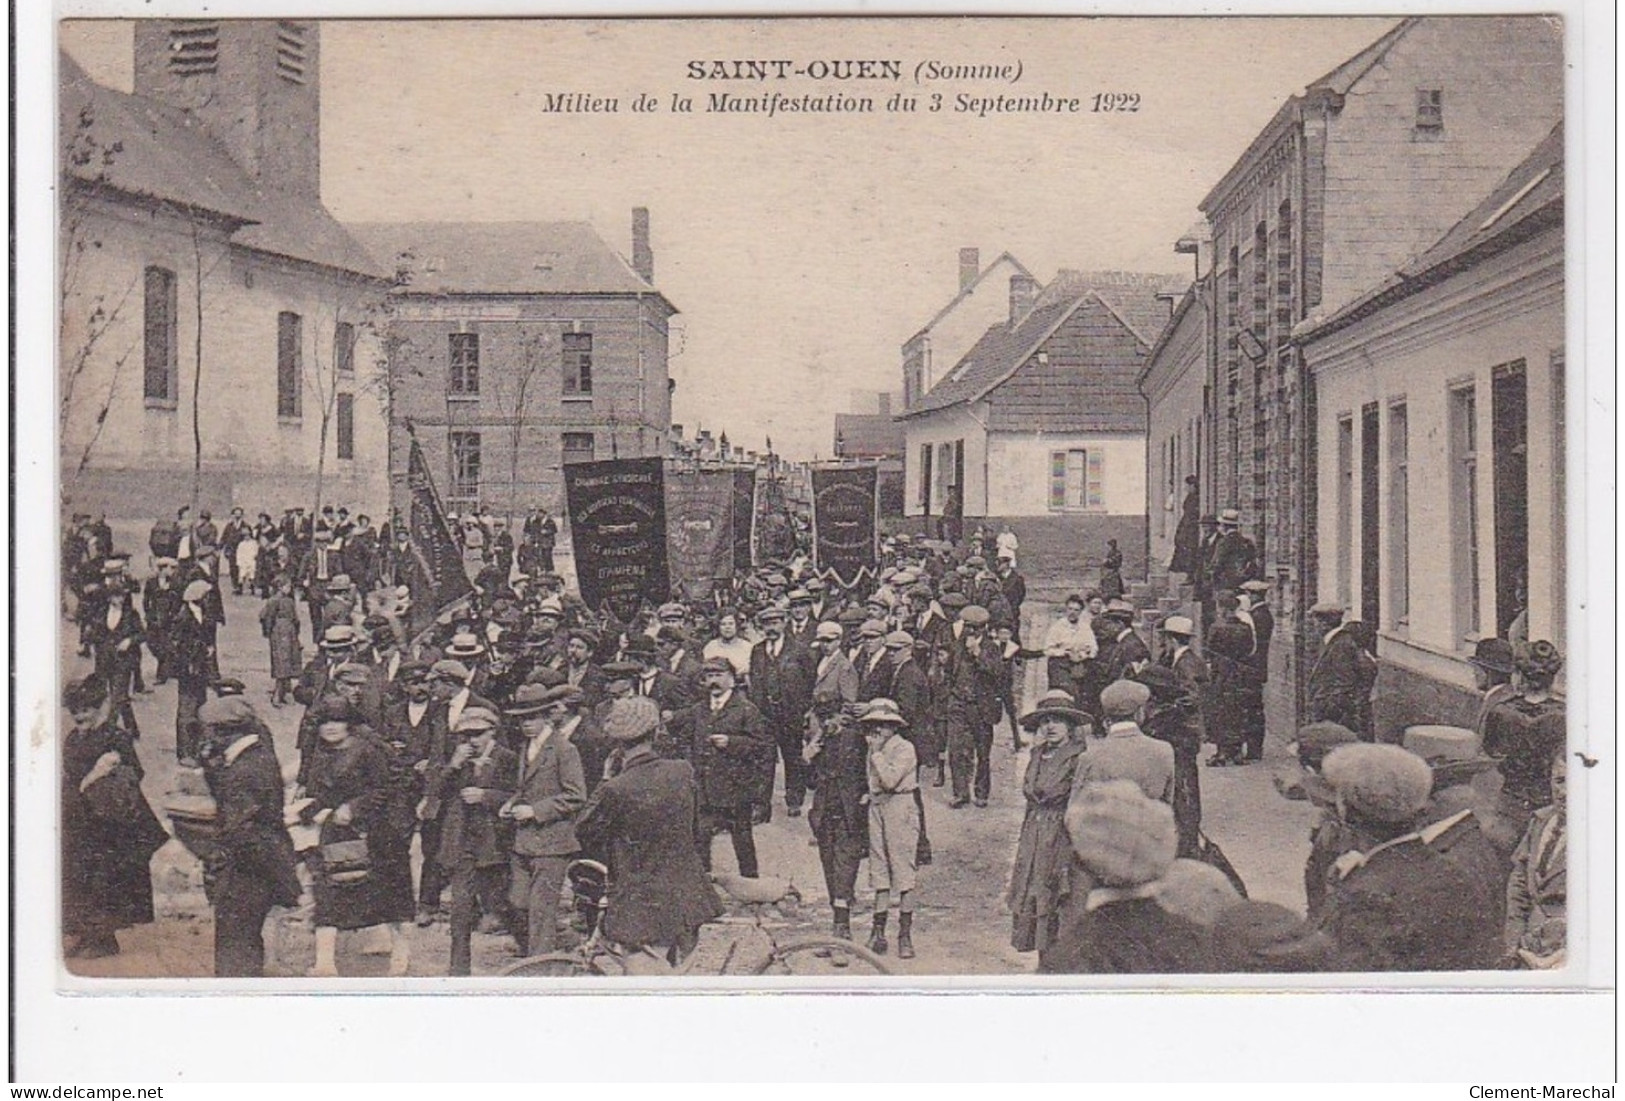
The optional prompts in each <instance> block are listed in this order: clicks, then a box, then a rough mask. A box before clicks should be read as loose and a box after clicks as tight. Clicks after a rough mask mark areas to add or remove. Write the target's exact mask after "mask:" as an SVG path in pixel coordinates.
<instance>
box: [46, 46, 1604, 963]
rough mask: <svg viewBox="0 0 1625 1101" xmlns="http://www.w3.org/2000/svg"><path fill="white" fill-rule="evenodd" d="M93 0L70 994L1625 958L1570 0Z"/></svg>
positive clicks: (63, 614) (74, 468) (68, 181)
mask: <svg viewBox="0 0 1625 1101" xmlns="http://www.w3.org/2000/svg"><path fill="white" fill-rule="evenodd" d="M56 35H57V41H56V50H55V61H54V64H55V86H56V95H57V103H56V116H55V117H56V122H57V143H58V144H57V148H56V150H55V152H56V157H57V168H56V176H57V184H58V188H57V195H56V201H57V205H56V212H57V222H56V227H55V228H56V245H55V249H56V255H55V264H56V267H55V278H56V285H55V287H54V288H53V289H54V290H55V292H56V293H55V296H54V298H55V301H54V303H53V305H54V307H55V311H56V314H55V321H56V325H57V329H56V333H55V337H56V340H57V347H56V371H55V388H54V398H55V405H54V408H53V409H52V412H53V413H54V415H55V418H56V419H55V422H54V424H53V425H51V426H50V428H51V430H52V431H54V438H55V443H56V449H55V451H54V459H55V463H56V468H55V487H56V492H57V499H56V505H57V508H58V514H57V516H56V520H55V523H56V534H57V538H56V545H57V546H58V547H59V552H60V557H59V560H58V562H57V563H56V568H55V572H54V576H55V578H56V582H57V585H56V591H55V594H54V597H53V600H54V606H55V610H56V612H57V616H58V622H57V623H56V624H54V625H52V626H51V627H50V628H47V627H46V625H44V624H39V625H36V627H37V629H38V630H39V631H40V632H41V633H40V638H41V639H47V638H49V639H52V640H54V642H55V648H56V653H55V667H56V670H57V680H56V684H55V685H54V686H53V687H52V688H51V689H50V692H51V693H54V695H49V694H48V696H49V699H50V700H51V701H52V702H53V703H54V714H53V713H52V712H53V707H52V706H47V708H46V710H47V714H46V715H45V716H44V718H42V719H41V720H40V723H41V724H43V725H42V726H41V728H40V729H42V730H44V731H45V733H44V734H43V736H38V737H36V741H35V743H34V744H33V745H31V746H30V747H29V751H30V752H31V753H33V754H35V755H37V756H38V757H39V760H40V761H42V762H43V763H44V764H43V767H45V768H46V769H47V770H54V773H52V772H50V771H48V772H47V775H52V776H53V778H52V779H51V780H50V781H49V782H50V784H51V785H52V790H53V791H54V792H55V793H56V795H55V811H54V815H55V817H54V819H53V821H54V823H55V836H56V837H57V839H58V845H57V847H56V851H55V852H54V853H53V854H52V856H53V858H54V868H55V880H54V882H53V883H50V884H40V885H38V886H39V889H40V890H42V891H46V892H47V893H49V892H50V891H51V890H54V891H55V895H56V899H57V903H56V913H57V915H58V926H57V928H56V931H55V937H54V939H53V941H52V944H51V948H52V950H53V951H55V952H56V953H57V958H56V961H55V965H54V966H55V969H56V974H57V984H58V985H59V986H60V987H62V988H63V989H71V990H75V991H80V992H89V993H103V994H106V993H121V992H134V991H141V990H144V989H148V988H150V987H151V986H152V984H153V983H155V982H163V981H167V980H186V983H185V986H186V988H188V989H195V990H197V991H200V992H207V991H213V990H223V989H224V990H229V991H230V992H231V993H232V994H233V995H244V994H252V993H254V992H256V991H265V992H273V991H275V992H290V991H291V992H312V991H322V990H332V991H347V992H355V991H361V990H377V991H381V992H419V993H421V992H436V991H440V990H450V989H457V990H461V989H466V987H455V986H454V987H446V986H443V985H437V982H436V980H441V981H443V980H446V979H448V978H450V979H465V978H466V979H468V980H480V981H481V982H480V985H479V989H481V990H482V991H498V992H517V993H532V992H534V993H546V992H569V991H571V990H577V991H580V990H590V991H603V990H605V989H615V988H616V985H617V984H623V985H624V987H625V988H626V989H637V990H642V991H649V990H661V989H673V990H678V989H696V988H704V987H706V986H707V985H708V984H711V985H717V984H720V985H722V986H725V987H726V988H728V989H731V990H737V989H760V990H797V989H841V990H858V991H871V990H872V991H885V990H896V989H901V988H904V987H907V988H910V989H919V988H921V987H922V986H926V987H930V988H945V989H953V988H955V987H956V986H962V988H966V989H968V988H970V986H969V984H972V983H976V982H996V983H998V984H1001V985H1002V986H1004V987H1009V988H1016V989H1021V988H1023V987H1026V988H1030V989H1033V990H1038V989H1051V988H1054V987H1057V986H1059V987H1063V988H1078V987H1088V986H1090V985H1091V984H1099V983H1102V982H1113V981H1116V982H1123V981H1130V980H1132V981H1134V982H1136V983H1138V984H1141V985H1146V986H1153V987H1154V986H1161V985H1166V986H1178V987H1181V988H1202V987H1230V986H1235V985H1242V986H1251V987H1265V988H1289V987H1290V988H1301V987H1303V986H1305V985H1311V986H1319V987H1352V986H1359V987H1370V986H1372V985H1373V983H1376V984H1378V985H1381V984H1382V983H1384V982H1392V983H1395V984H1399V985H1403V986H1406V987H1413V988H1415V987H1419V988H1431V987H1440V988H1443V987H1451V988H1459V987H1462V986H1473V987H1487V988H1495V989H1500V988H1510V989H1531V988H1555V987H1571V988H1572V987H1575V986H1579V985H1584V984H1586V983H1587V982H1588V981H1592V980H1593V979H1595V977H1596V972H1595V970H1594V967H1593V964H1594V963H1596V961H1597V959H1598V958H1599V957H1596V956H1594V955H1593V953H1594V952H1595V951H1596V950H1597V942H1598V941H1599V938H1600V939H1604V940H1608V941H1610V942H1611V940H1612V937H1611V936H1610V935H1609V933H1610V929H1611V927H1612V920H1611V919H1612V908H1611V906H1612V904H1611V901H1610V900H1611V898H1612V895H1613V882H1612V879H1611V877H1610V878H1607V879H1606V880H1604V881H1602V882H1595V881H1589V880H1588V877H1587V874H1586V869H1587V868H1588V867H1601V865H1600V864H1598V865H1588V864H1587V863H1586V859H1585V854H1587V853H1589V852H1591V849H1590V848H1589V847H1588V843H1589V841H1590V839H1589V838H1588V836H1587V831H1586V824H1587V823H1588V822H1589V821H1592V820H1593V819H1592V818H1591V817H1590V811H1589V810H1588V809H1587V808H1591V807H1593V806H1596V805H1598V804H1597V803H1595V802H1593V800H1599V799H1600V800H1603V801H1604V802H1605V803H1606V805H1607V806H1609V807H1610V808H1611V806H1612V798H1613V795H1612V792H1613V788H1612V782H1613V778H1612V774H1613V769H1614V765H1613V762H1612V761H1611V760H1608V759H1607V758H1608V757H1609V756H1611V750H1612V748H1613V739H1612V737H1611V735H1610V734H1609V731H1610V730H1611V728H1612V714H1611V712H1610V713H1609V714H1608V715H1606V716H1599V715H1598V714H1596V713H1595V711H1594V710H1592V711H1590V712H1589V720H1590V721H1589V722H1581V721H1578V720H1577V719H1576V717H1575V715H1574V714H1573V710H1574V709H1573V708H1571V706H1570V703H1569V700H1570V690H1569V686H1570V670H1571V668H1572V667H1573V659H1574V648H1575V645H1576V642H1575V640H1576V639H1577V638H1579V637H1582V635H1583V630H1582V629H1583V627H1584V624H1583V623H1580V622H1578V621H1577V617H1578V616H1579V615H1580V614H1581V613H1579V612H1578V611H1576V609H1577V608H1578V606H1579V605H1578V602H1577V599H1576V594H1575V592H1574V591H1572V589H1571V585H1570V571H1569V568H1568V567H1569V563H1570V562H1571V560H1573V558H1574V556H1575V555H1576V553H1577V552H1580V553H1583V551H1584V550H1585V545H1584V544H1583V543H1581V544H1578V545H1577V544H1576V542H1575V541H1574V540H1575V536H1574V535H1573V534H1571V533H1574V532H1579V531H1582V530H1583V529H1582V527H1581V523H1582V521H1583V520H1584V516H1583V515H1579V514H1583V512H1584V507H1585V506H1584V503H1583V499H1582V498H1580V497H1579V496H1578V493H1579V489H1577V487H1583V484H1584V483H1583V479H1579V478H1576V477H1573V476H1571V473H1570V462H1569V456H1570V454H1571V445H1572V441H1571V431H1572V430H1571V417H1570V413H1569V410H1570V409H1571V407H1572V406H1573V405H1574V404H1580V405H1582V406H1583V405H1584V394H1585V393H1586V391H1585V388H1584V386H1585V380H1584V372H1586V371H1602V372H1605V373H1607V372H1611V371H1612V364H1611V363H1608V362H1602V363H1598V362H1593V363H1591V364H1589V365H1587V364H1586V363H1585V362H1584V357H1583V355H1581V354H1580V353H1579V351H1578V350H1571V348H1572V340H1573V337H1572V335H1571V334H1573V333H1575V332H1576V331H1577V330H1576V329H1575V327H1574V326H1575V324H1576V322H1575V318H1576V316H1577V314H1576V313H1575V305H1574V301H1575V300H1574V295H1573V289H1572V288H1569V287H1567V286H1566V279H1567V278H1570V275H1569V273H1570V272H1571V271H1572V270H1573V268H1572V265H1571V261H1572V260H1573V259H1574V258H1573V257H1572V256H1571V254H1570V250H1569V248H1568V247H1567V246H1566V240H1569V241H1572V240H1573V236H1572V234H1570V233H1567V230H1569V229H1570V228H1571V222H1570V220H1569V219H1570V218H1571V217H1572V213H1570V214H1568V215H1566V212H1565V191H1566V181H1567V179H1568V174H1567V172H1566V166H1567V165H1569V164H1572V163H1574V161H1573V157H1574V153H1573V147H1574V146H1575V144H1576V143H1575V138H1574V136H1573V135H1566V131H1565V121H1566V119H1565V104H1566V94H1565V66H1566V64H1572V62H1573V58H1572V57H1570V56H1568V54H1567V53H1566V49H1567V47H1566V40H1565V19H1564V17H1562V16H1558V15H1538V14H1525V15H1509V14H1499V15H1489V16H1465V15H1455V14H1412V15H1406V16H1403V17H1400V16H1390V17H1381V18H1368V17H1358V18H1356V17H1352V16H1338V17H1318V18H1287V17H1271V18H1263V17H1233V16H1232V17H1223V18H1218V17H1215V18H1194V17H1189V18H1157V19H1152V18H1144V19H1141V18H1126V17H1118V18H1081V17H1077V18H985V17H984V18H951V19H950V18H846V19H833V18H805V19H765V18H732V19H714V18H713V19H698V18H691V19H635V20H632V19H628V20H617V19H603V18H599V19H538V18H518V19H479V18H466V19H411V20H407V19H399V20H396V19H386V18H365V19H362V18H355V19H340V18H329V19H318V18H258V17H256V18H229V17H224V16H221V15H216V14H200V15H198V16H197V17H194V18H186V19H175V18H157V17H152V18H140V19H86V18H66V19H62V20H60V21H59V22H57V23H56ZM1197 70H1199V72H1198V71H1197ZM1566 152H1567V154H1568V156H1567V158H1566ZM36 276H37V277H38V278H40V279H41V280H43V279H44V278H45V272H44V271H43V269H41V270H39V271H37V272H36ZM1571 356H1572V357H1573V359H1572V361H1571ZM39 412H40V414H43V413H44V410H43V409H41V410H40V411H39ZM1592 476H1593V477H1603V476H1605V475H1604V474H1603V472H1593V474H1592ZM1571 497H1572V498H1574V500H1575V501H1576V503H1575V504H1574V505H1572V506H1571V505H1570V504H1569V502H1570V500H1571ZM36 519H38V520H44V519H45V516H44V514H40V515H38V516H37V517H36ZM1599 522H1600V521H1599ZM48 573H50V571H49V570H48V569H47V568H46V567H45V566H37V567H35V568H34V569H33V570H32V571H31V573H30V576H29V577H28V578H27V579H25V583H26V584H33V583H38V584H41V585H45V584H46V579H47V576H48ZM1585 614H1587V615H1593V616H1594V615H1605V616H1608V617H1611V616H1612V606H1611V602H1610V603H1609V604H1608V605H1603V606H1597V607H1595V608H1591V609H1589V610H1588V611H1587V612H1586V613H1585ZM1592 669H1593V672H1592V675H1593V676H1596V675H1597V674H1596V672H1595V667H1592ZM1598 721H1601V722H1602V723H1603V725H1602V726H1600V727H1597V726H1594V724H1595V723H1596V722H1598ZM1599 757H1601V758H1603V762H1602V763H1603V767H1602V768H1595V767H1594V766H1596V765H1597V764H1598V758H1599ZM1604 773H1606V774H1607V775H1606V776H1605V775H1604ZM1599 785H1602V786H1599ZM1571 810H1572V811H1573V815H1572V817H1573V821H1574V824H1575V829H1574V830H1572V831H1571V829H1570V819H1571V814H1570V811H1571ZM1602 840H1603V844H1604V849H1605V851H1608V852H1611V851H1612V850H1611V848H1608V847H1607V846H1609V845H1611V839H1602ZM1571 860H1572V861H1573V863H1574V864H1575V869H1576V876H1575V880H1576V886H1575V892H1576V894H1575V899H1576V901H1577V903H1578V904H1577V905H1576V906H1574V907H1572V908H1571V907H1570V905H1569V875H1568V871H1569V865H1570V862H1571ZM1588 892H1596V893H1595V894H1593V893H1588ZM1598 900H1600V901H1598ZM1599 905H1600V906H1601V907H1602V910H1601V911H1599V910H1598V909H1597V907H1598V906H1599ZM1598 912H1604V913H1606V914H1608V915H1609V919H1610V920H1609V925H1608V926H1607V927H1600V926H1597V925H1596V924H1594V919H1593V915H1595V914H1596V913H1598ZM1611 951H1612V949H1611V948H1609V949H1607V954H1605V955H1604V956H1603V957H1601V959H1603V960H1605V961H1606V966H1607V967H1609V968H1610V969H1611V967H1612V955H1611ZM1610 973H1611V972H1610ZM243 980H248V981H246V982H245V981H243Z"/></svg>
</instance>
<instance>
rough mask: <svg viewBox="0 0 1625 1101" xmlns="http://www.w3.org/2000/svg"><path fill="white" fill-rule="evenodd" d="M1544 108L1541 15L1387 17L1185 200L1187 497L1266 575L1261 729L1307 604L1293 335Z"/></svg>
mask: <svg viewBox="0 0 1625 1101" xmlns="http://www.w3.org/2000/svg"><path fill="white" fill-rule="evenodd" d="M1562 106H1563V49H1562V31H1561V26H1560V24H1559V23H1558V22H1557V21H1555V20H1548V19H1545V18H1542V17H1537V16H1528V17H1494V18H1464V17H1458V18H1450V17H1426V18H1411V19H1405V20H1402V21H1400V22H1399V23H1398V24H1397V25H1396V26H1395V27H1394V28H1393V29H1392V30H1390V31H1389V32H1388V33H1387V34H1385V35H1383V36H1382V38H1380V39H1378V40H1377V41H1376V42H1375V43H1373V44H1372V45H1371V46H1370V47H1369V48H1367V49H1366V50H1364V51H1362V52H1361V53H1359V54H1358V55H1356V56H1355V57H1353V58H1351V59H1349V60H1348V61H1347V62H1345V63H1344V64H1342V65H1340V66H1338V67H1337V68H1336V69H1334V70H1332V71H1331V72H1330V73H1328V74H1326V75H1325V76H1324V77H1322V78H1321V79H1319V80H1317V81H1315V82H1314V83H1312V84H1310V85H1309V86H1308V88H1306V89H1305V90H1304V91H1303V92H1302V93H1300V94H1298V95H1295V96H1293V97H1292V98H1291V99H1289V100H1288V101H1287V102H1286V103H1284V104H1283V105H1282V106H1281V108H1280V109H1279V110H1278V111H1277V112H1276V114H1275V116H1274V117H1273V118H1272V119H1271V120H1270V122H1269V123H1268V125H1266V126H1265V127H1264V129H1263V130H1262V131H1261V132H1260V133H1259V135H1258V136H1257V137H1256V138H1255V139H1254V140H1253V142H1252V144H1251V145H1250V146H1249V147H1248V148H1247V150H1246V151H1245V152H1244V153H1243V154H1242V156H1241V157H1240V158H1239V159H1238V160H1237V161H1236V163H1235V164H1234V165H1233V166H1232V167H1231V168H1230V170H1229V171H1228V172H1226V173H1225V175H1224V177H1223V178H1222V179H1221V180H1220V181H1219V182H1218V183H1217V184H1216V185H1215V186H1214V187H1213V189H1212V190H1211V191H1210V192H1209V193H1208V195H1207V196H1206V198H1204V199H1203V200H1202V202H1201V204H1200V209H1201V211H1202V213H1203V214H1204V215H1205V216H1206V217H1207V220H1208V222H1209V224H1210V225H1211V227H1212V248H1213V276H1212V280H1211V283H1210V284H1209V289H1208V304H1209V308H1210V310H1211V315H1212V317H1213V319H1214V332H1213V342H1212V349H1211V352H1210V353H1209V357H1208V369H1207V371H1206V379H1205V382H1204V383H1203V385H1205V386H1207V387H1208V388H1209V390H1210V393H1211V406H1210V411H1209V437H1208V438H1209V439H1210V441H1211V444H1212V452H1213V457H1212V461H1211V462H1210V463H1209V465H1208V468H1207V470H1206V471H1204V472H1202V479H1203V481H1202V495H1203V500H1204V502H1205V503H1206V502H1211V504H1212V508H1213V510H1217V509H1221V508H1225V507H1235V508H1238V509H1239V510H1240V511H1241V514H1242V520H1243V524H1244V528H1245V530H1246V531H1247V533H1248V534H1249V535H1250V536H1251V537H1252V538H1253V539H1255V540H1256V542H1257V544H1258V547H1259V551H1260V554H1261V558H1262V560H1263V563H1264V569H1265V571H1266V573H1267V575H1268V576H1269V577H1270V578H1271V579H1273V580H1274V581H1275V582H1276V586H1275V591H1274V593H1273V594H1272V597H1271V599H1272V600H1273V601H1274V602H1275V604H1276V611H1277V625H1278V631H1279V632H1280V634H1279V636H1278V638H1277V645H1276V646H1275V647H1273V648H1272V650H1271V661H1272V665H1273V666H1274V668H1273V669H1272V673H1271V678H1270V690H1269V694H1268V695H1269V698H1268V701H1267V702H1268V706H1269V711H1270V719H1271V726H1272V729H1277V730H1290V729H1291V728H1292V726H1293V725H1295V723H1296V721H1297V717H1298V716H1299V715H1300V714H1301V713H1302V691H1303V686H1304V680H1305V677H1306V675H1307V668H1306V663H1307V660H1308V659H1309V658H1310V657H1312V655H1313V652H1314V649H1313V648H1314V646H1315V644H1316V642H1317V640H1315V639H1311V638H1308V637H1306V635H1305V633H1304V625H1303V621H1302V617H1301V616H1300V615H1299V610H1300V609H1301V608H1305V607H1307V606H1309V605H1310V604H1312V603H1313V602H1314V600H1315V599H1316V588H1317V580H1318V578H1319V573H1320V567H1319V563H1318V555H1319V552H1320V540H1319V537H1318V534H1317V532H1316V530H1315V524H1316V519H1317V516H1318V508H1319V506H1318V502H1317V501H1316V485H1317V483H1316V480H1315V474H1314V472H1315V470H1316V468H1317V465H1318V463H1319V462H1320V461H1321V460H1322V458H1323V457H1322V456H1320V455H1318V454H1317V447H1316V436H1315V433H1314V432H1313V431H1306V428H1307V427H1308V426H1312V425H1313V424H1314V423H1315V422H1316V420H1317V418H1318V415H1319V414H1318V412H1317V408H1316V403H1315V394H1314V391H1313V386H1312V380H1311V379H1309V377H1308V376H1307V374H1306V372H1305V370H1304V367H1303V363H1302V359H1301V356H1300V355H1299V352H1298V350H1297V348H1296V347H1295V346H1294V344H1293V342H1292V335H1293V331H1294V328H1295V327H1296V326H1298V325H1299V324H1301V323H1302V322H1303V321H1304V320H1305V319H1306V318H1309V317H1311V316H1313V315H1321V316H1324V315H1327V314H1330V313H1333V312H1335V311H1337V310H1338V309H1340V308H1342V307H1343V306H1345V305H1347V304H1348V303H1349V302H1351V301H1352V300H1353V299H1354V298H1356V297H1357V296H1358V295H1360V294H1362V293H1364V292H1365V291H1366V290H1367V289H1369V288H1370V287H1372V286H1374V285H1376V284H1378V283H1380V282H1382V281H1383V280H1384V279H1385V278H1386V277H1387V276H1388V275H1390V274H1391V273H1392V272H1393V271H1394V270H1396V269H1397V268H1399V267H1400V266H1401V265H1402V264H1404V262H1405V261H1406V260H1407V259H1408V258H1409V257H1411V256H1413V255H1415V254H1416V253H1417V252H1419V251H1421V250H1422V249H1424V248H1426V247H1427V246H1428V245H1429V244H1430V243H1432V242H1433V241H1435V240H1437V239H1438V238H1439V237H1440V236H1441V235H1442V234H1443V233H1444V232H1445V231H1446V230H1447V229H1449V228H1450V227H1451V226H1452V225H1453V224H1454V223H1455V222H1456V221H1457V220H1458V219H1459V218H1461V217H1462V215H1464V214H1465V213H1466V212H1467V210H1468V209H1469V208H1470V207H1471V206H1472V205H1473V204H1474V203H1475V202H1476V201H1477V200H1478V198H1479V197H1481V196H1482V195H1484V194H1486V193H1487V192H1488V191H1489V190H1490V189H1492V188H1493V187H1494V186H1495V184H1496V183H1497V182H1498V181H1499V180H1500V179H1501V178H1502V177H1503V176H1504V175H1505V173H1506V171H1507V169H1508V168H1509V167H1510V166H1511V165H1513V164H1515V163H1517V162H1518V160H1519V159H1520V158H1522V157H1523V156H1525V155H1526V154H1527V153H1528V151H1529V149H1531V148H1533V146H1534V145H1535V144H1536V143H1537V142H1539V141H1540V140H1541V138H1542V137H1543V136H1545V134H1546V133H1547V132H1548V131H1549V130H1550V129H1551V127H1552V125H1553V124H1554V123H1555V122H1556V121H1557V120H1558V119H1559V117H1560V116H1561V113H1562ZM1188 385H1189V386H1195V385H1196V383H1195V382H1194V381H1192V382H1190V383H1188ZM1153 415H1155V413H1153ZM1204 511H1208V509H1207V507H1206V504H1204Z"/></svg>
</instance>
